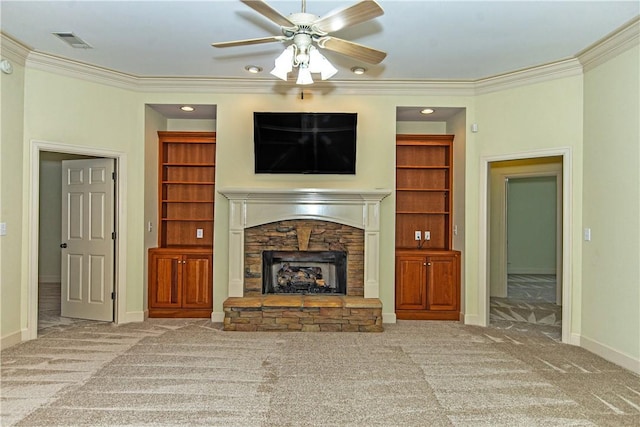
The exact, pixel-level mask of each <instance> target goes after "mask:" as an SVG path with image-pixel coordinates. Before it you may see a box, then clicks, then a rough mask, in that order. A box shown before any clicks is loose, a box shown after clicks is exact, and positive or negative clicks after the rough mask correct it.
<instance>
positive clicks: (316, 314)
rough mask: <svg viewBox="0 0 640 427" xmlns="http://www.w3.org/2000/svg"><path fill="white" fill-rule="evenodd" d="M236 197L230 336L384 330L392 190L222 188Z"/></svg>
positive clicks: (227, 319) (227, 314)
mask: <svg viewBox="0 0 640 427" xmlns="http://www.w3.org/2000/svg"><path fill="white" fill-rule="evenodd" d="M220 193H221V194H223V195H224V196H225V197H227V198H228V199H229V284H228V286H229V288H228V289H229V292H228V295H229V298H227V299H226V300H225V301H224V304H223V309H224V318H223V319H224V329H225V330H229V331H284V330H289V331H341V332H380V331H382V330H383V328H382V303H381V302H380V300H379V299H378V298H379V289H380V283H379V265H380V259H379V253H380V251H379V248H380V202H381V200H382V199H383V198H384V197H386V196H387V195H388V194H390V192H389V191H386V190H371V191H359V190H316V189H308V190H303V189H299V190H269V189H255V190H220Z"/></svg>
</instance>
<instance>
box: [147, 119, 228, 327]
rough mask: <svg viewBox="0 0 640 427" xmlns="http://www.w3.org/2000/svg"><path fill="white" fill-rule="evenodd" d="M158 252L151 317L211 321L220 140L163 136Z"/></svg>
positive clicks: (153, 254)
mask: <svg viewBox="0 0 640 427" xmlns="http://www.w3.org/2000/svg"><path fill="white" fill-rule="evenodd" d="M158 141H159V145H158V150H159V151H158V154H159V155H158V159H159V165H158V215H159V221H158V227H159V229H158V248H153V249H150V250H149V316H151V317H208V316H210V315H211V310H212V307H213V306H212V290H213V283H212V276H213V275H212V262H211V261H212V253H213V222H214V207H215V176H216V136H215V133H213V132H168V131H167V132H162V131H161V132H158Z"/></svg>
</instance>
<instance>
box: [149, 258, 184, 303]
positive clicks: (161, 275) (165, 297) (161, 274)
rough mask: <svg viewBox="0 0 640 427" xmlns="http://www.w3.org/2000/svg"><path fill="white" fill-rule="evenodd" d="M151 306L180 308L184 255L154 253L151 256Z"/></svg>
mask: <svg viewBox="0 0 640 427" xmlns="http://www.w3.org/2000/svg"><path fill="white" fill-rule="evenodd" d="M149 285H150V286H149V307H150V308H178V307H180V306H181V305H182V301H181V300H182V296H181V289H182V256H181V255H179V254H166V253H162V254H158V253H153V254H151V256H150V257H149Z"/></svg>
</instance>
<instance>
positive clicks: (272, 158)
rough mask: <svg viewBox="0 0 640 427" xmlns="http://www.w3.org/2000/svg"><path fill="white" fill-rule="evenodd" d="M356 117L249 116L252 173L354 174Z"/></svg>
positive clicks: (278, 114) (332, 115)
mask: <svg viewBox="0 0 640 427" xmlns="http://www.w3.org/2000/svg"><path fill="white" fill-rule="evenodd" d="M357 119H358V115H357V113H264V112H255V113H253V136H254V154H255V172H256V173H274V174H275V173H290V174H355V173H356V125H357Z"/></svg>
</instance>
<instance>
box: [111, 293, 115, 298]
mask: <svg viewBox="0 0 640 427" xmlns="http://www.w3.org/2000/svg"><path fill="white" fill-rule="evenodd" d="M111 299H112V300H115V299H116V293H115V292H111Z"/></svg>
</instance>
